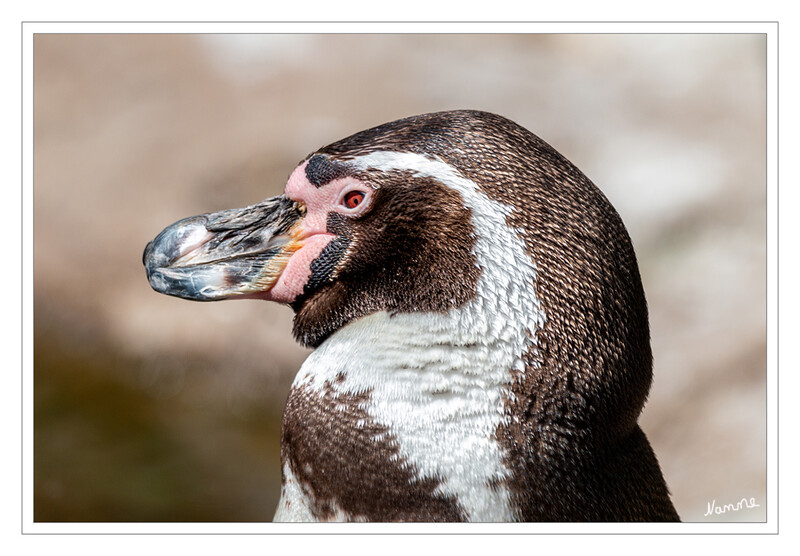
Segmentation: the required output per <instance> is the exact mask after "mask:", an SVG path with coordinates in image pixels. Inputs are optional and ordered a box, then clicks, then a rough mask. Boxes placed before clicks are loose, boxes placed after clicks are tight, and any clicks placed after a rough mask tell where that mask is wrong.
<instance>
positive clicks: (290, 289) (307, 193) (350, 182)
mask: <svg viewBox="0 0 800 556" xmlns="http://www.w3.org/2000/svg"><path fill="white" fill-rule="evenodd" d="M307 165H308V161H306V162H304V163H303V164H301V165H300V166H298V167H297V168H295V169H294V171H293V172H292V175H291V176H289V180H288V181H287V182H286V188H285V189H284V194H285V195H286V196H287V197H288V198H289V199H292V200H293V201H298V202H302V203H304V204H305V206H306V215H305V217H304V218H303V221H302V222H301V224H300V230H299V234H298V239H297V241H299V243H301V244H302V247H300V249H298V250H297V251H296V252H295V253H294V254H293V255H292V257H291V258H290V259H289V262H288V263H287V264H286V268H285V269H284V270H283V272H282V273H281V276H280V278H278V281H277V282H276V283H275V285H274V286H273V287H272V288H271V289H270V290H269V291H268V292H265V293H263V294H259V295H258V296H257V297H259V298H261V299H266V300H269V301H277V302H278V303H291V302H293V301H294V300H295V299H297V298H298V297H299V296H300V295H302V293H303V288H304V287H305V285H306V283H307V282H308V280H309V278H311V263H312V262H314V260H315V259H316V258H317V257H319V256H320V254H321V253H322V251H323V249H325V247H326V246H327V245H328V244H329V243H330V242H331V240H332V239H333V238H334V237H335V236H334V234H332V233H330V232H328V229H327V226H328V214H329V213H330V212H331V211H336V212H343V213H349V214H355V213H359V212H362V211H363V210H365V209H366V208H368V205H369V203H368V202H363V203H362V204H363V206H360V207H358V209H356V210H346V209H343V208H342V207H341V206H339V204H340V203H339V200H340V198H341V197H342V194H343V193H342V192H343V191H344V190H345V189H351V188H353V186H360V187H358V189H359V190H367V194H368V195H369V194H370V193H371V192H370V191H369V190H370V188H369V187H368V186H365V185H364V184H363V183H362V182H360V181H359V180H357V179H355V178H351V177H346V178H342V179H338V180H333V181H331V182H329V183H327V184H325V185H323V186H322V187H315V186H314V185H313V184H312V183H311V182H310V181H308V178H307V177H306V166H307ZM365 201H368V199H366V198H365Z"/></svg>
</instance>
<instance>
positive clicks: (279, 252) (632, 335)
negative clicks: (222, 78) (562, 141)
mask: <svg viewBox="0 0 800 556" xmlns="http://www.w3.org/2000/svg"><path fill="white" fill-rule="evenodd" d="M144 264H145V266H146V270H147V276H148V279H149V281H150V285H151V286H152V287H153V288H154V289H155V290H156V291H159V292H161V293H165V294H168V295H175V296H179V297H183V298H187V299H193V300H200V301H213V300H220V299H229V298H250V299H264V300H272V301H276V302H279V303H284V304H288V305H290V306H291V307H292V309H293V310H294V312H295V317H294V325H293V333H294V336H295V338H296V339H297V340H298V341H299V342H300V343H302V344H303V345H305V346H309V347H312V348H315V350H314V351H313V352H312V353H311V354H310V355H309V357H308V359H307V360H306V361H305V363H304V364H303V365H302V367H301V368H300V371H299V373H298V374H297V377H296V378H295V380H294V382H293V384H292V386H291V389H290V392H289V395H288V400H287V402H286V407H285V410H284V414H283V423H282V433H281V460H282V467H283V469H282V491H281V498H280V502H279V505H278V509H277V513H276V515H275V519H276V521H332V520H341V521H483V522H500V521H503V522H505V521H593V522H594V521H676V520H678V515H677V513H676V511H675V508H674V507H673V504H672V502H671V500H670V496H669V492H668V490H667V486H666V483H665V481H664V478H663V475H662V472H661V469H660V468H659V464H658V462H657V460H656V456H655V454H654V452H653V450H652V449H651V447H650V444H649V442H648V440H647V438H646V437H645V434H644V433H643V432H642V429H641V428H640V427H639V425H638V424H637V419H638V416H639V414H640V413H641V411H642V407H643V404H644V402H645V398H646V397H647V394H648V390H649V388H650V383H651V381H652V355H651V350H650V335H649V326H648V317H647V305H646V301H645V295H644V290H643V287H642V282H641V278H640V276H639V270H638V266H637V263H636V256H635V255H634V250H633V247H632V244H631V239H630V237H629V235H628V233H627V231H626V229H625V226H624V225H623V223H622V220H621V219H620V217H619V215H618V214H617V212H616V211H615V210H614V208H613V207H612V206H611V204H610V203H609V201H608V200H607V199H606V197H605V196H604V195H603V194H602V193H601V192H600V190H599V189H598V188H597V187H596V186H595V185H594V184H593V183H592V182H591V181H590V180H589V179H588V178H587V177H586V176H584V175H583V174H582V173H581V172H580V171H579V170H578V169H577V168H576V167H575V166H573V165H572V164H571V163H570V162H569V161H568V160H567V159H566V158H564V157H563V156H562V155H561V154H559V153H558V152H556V151H555V150H554V149H553V148H552V147H551V146H549V145H548V144H547V143H545V142H544V141H543V140H541V139H540V138H539V137H537V136H536V135H534V134H533V133H531V132H529V131H528V130H526V129H525V128H523V127H521V126H519V125H517V124H515V123H514V122H512V121H510V120H508V119H506V118H503V117H501V116H498V115H494V114H490V113H486V112H478V111H471V110H461V111H448V112H438V113H432V114H423V115H419V116H413V117H409V118H405V119H401V120H397V121H394V122H390V123H387V124H383V125H380V126H377V127H374V128H372V129H368V130H366V131H362V132H360V133H356V134H355V135H352V136H350V137H347V138H346V139H342V140H340V141H337V142H335V143H333V144H331V145H328V146H327V147H323V148H321V149H319V150H317V151H315V152H313V153H311V154H310V155H308V156H307V157H306V158H305V159H304V160H303V161H302V162H301V163H300V164H299V166H297V168H296V169H295V170H294V171H293V172H292V173H291V175H290V177H289V179H288V182H287V184H286V187H285V191H284V194H283V195H280V196H277V197H273V198H270V199H267V200H265V201H263V202H261V203H258V204H256V205H253V206H250V207H247V208H243V209H236V210H228V211H223V212H218V213H209V214H204V215H200V216H195V217H192V218H187V219H184V220H181V221H179V222H176V223H175V224H173V225H171V226H169V227H168V228H166V229H165V230H164V231H162V232H161V233H160V234H159V235H158V236H157V237H156V238H155V240H153V241H152V242H151V243H149V244H148V245H147V247H146V249H145V252H144Z"/></svg>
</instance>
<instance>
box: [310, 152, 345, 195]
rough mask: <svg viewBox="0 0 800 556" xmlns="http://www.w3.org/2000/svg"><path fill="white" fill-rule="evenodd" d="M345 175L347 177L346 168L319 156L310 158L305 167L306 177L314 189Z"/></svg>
mask: <svg viewBox="0 0 800 556" xmlns="http://www.w3.org/2000/svg"><path fill="white" fill-rule="evenodd" d="M347 175H349V169H348V168H347V166H345V165H344V164H342V163H340V162H336V161H335V160H330V159H329V158H328V157H327V156H324V155H321V154H315V155H314V156H312V157H311V158H310V159H309V161H308V165H307V166H306V177H307V178H308V181H310V182H311V184H312V185H314V186H315V187H322V186H323V185H325V184H326V183H328V182H331V181H333V180H335V179H339V178H343V177H345V176H347Z"/></svg>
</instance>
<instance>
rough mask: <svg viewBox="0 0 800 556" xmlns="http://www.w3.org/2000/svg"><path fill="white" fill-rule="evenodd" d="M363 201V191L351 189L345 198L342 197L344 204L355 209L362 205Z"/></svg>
mask: <svg viewBox="0 0 800 556" xmlns="http://www.w3.org/2000/svg"><path fill="white" fill-rule="evenodd" d="M362 201H364V192H363V191H350V192H349V193H347V194H346V195H345V196H344V199H342V204H343V205H344V206H345V207H347V208H349V209H354V208H356V207H357V206H358V205H360V204H361V203H362Z"/></svg>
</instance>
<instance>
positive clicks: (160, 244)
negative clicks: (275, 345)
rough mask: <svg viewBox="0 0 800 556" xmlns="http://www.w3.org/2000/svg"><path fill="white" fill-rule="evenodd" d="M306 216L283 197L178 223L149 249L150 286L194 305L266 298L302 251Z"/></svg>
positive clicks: (145, 258) (146, 263) (145, 257)
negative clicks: (300, 250)
mask: <svg viewBox="0 0 800 556" xmlns="http://www.w3.org/2000/svg"><path fill="white" fill-rule="evenodd" d="M304 215H305V206H304V205H302V204H298V203H295V202H294V201H292V200H290V199H287V198H286V197H285V196H283V195H280V196H277V197H271V198H269V199H267V200H265V201H263V202H261V203H258V204H256V205H252V206H249V207H245V208H242V209H234V210H225V211H222V212H216V213H209V214H202V215H200V216H193V217H191V218H184V219H183V220H179V221H178V222H175V223H174V224H172V225H171V226H169V227H167V228H166V229H164V231H162V232H161V233H160V234H158V236H156V238H155V239H154V240H153V241H151V242H150V243H148V244H147V247H145V250H144V255H143V259H142V260H143V263H144V266H145V269H146V271H147V279H148V280H149V281H150V286H151V287H152V288H153V289H154V290H156V291H157V292H160V293H164V294H167V295H173V296H176V297H182V298H184V299H192V300H195V301H218V300H221V299H228V298H232V297H238V298H247V297H257V296H258V295H259V294H262V295H263V294H264V293H265V292H267V291H269V290H270V289H271V288H272V287H273V286H274V285H275V283H276V282H277V281H278V278H280V276H281V273H282V272H283V269H284V268H286V264H287V263H288V262H289V259H290V258H291V256H292V254H293V253H294V252H295V251H297V250H298V249H300V247H302V245H303V242H302V237H301V234H302V231H301V225H300V224H301V222H302V218H303V216H304Z"/></svg>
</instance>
